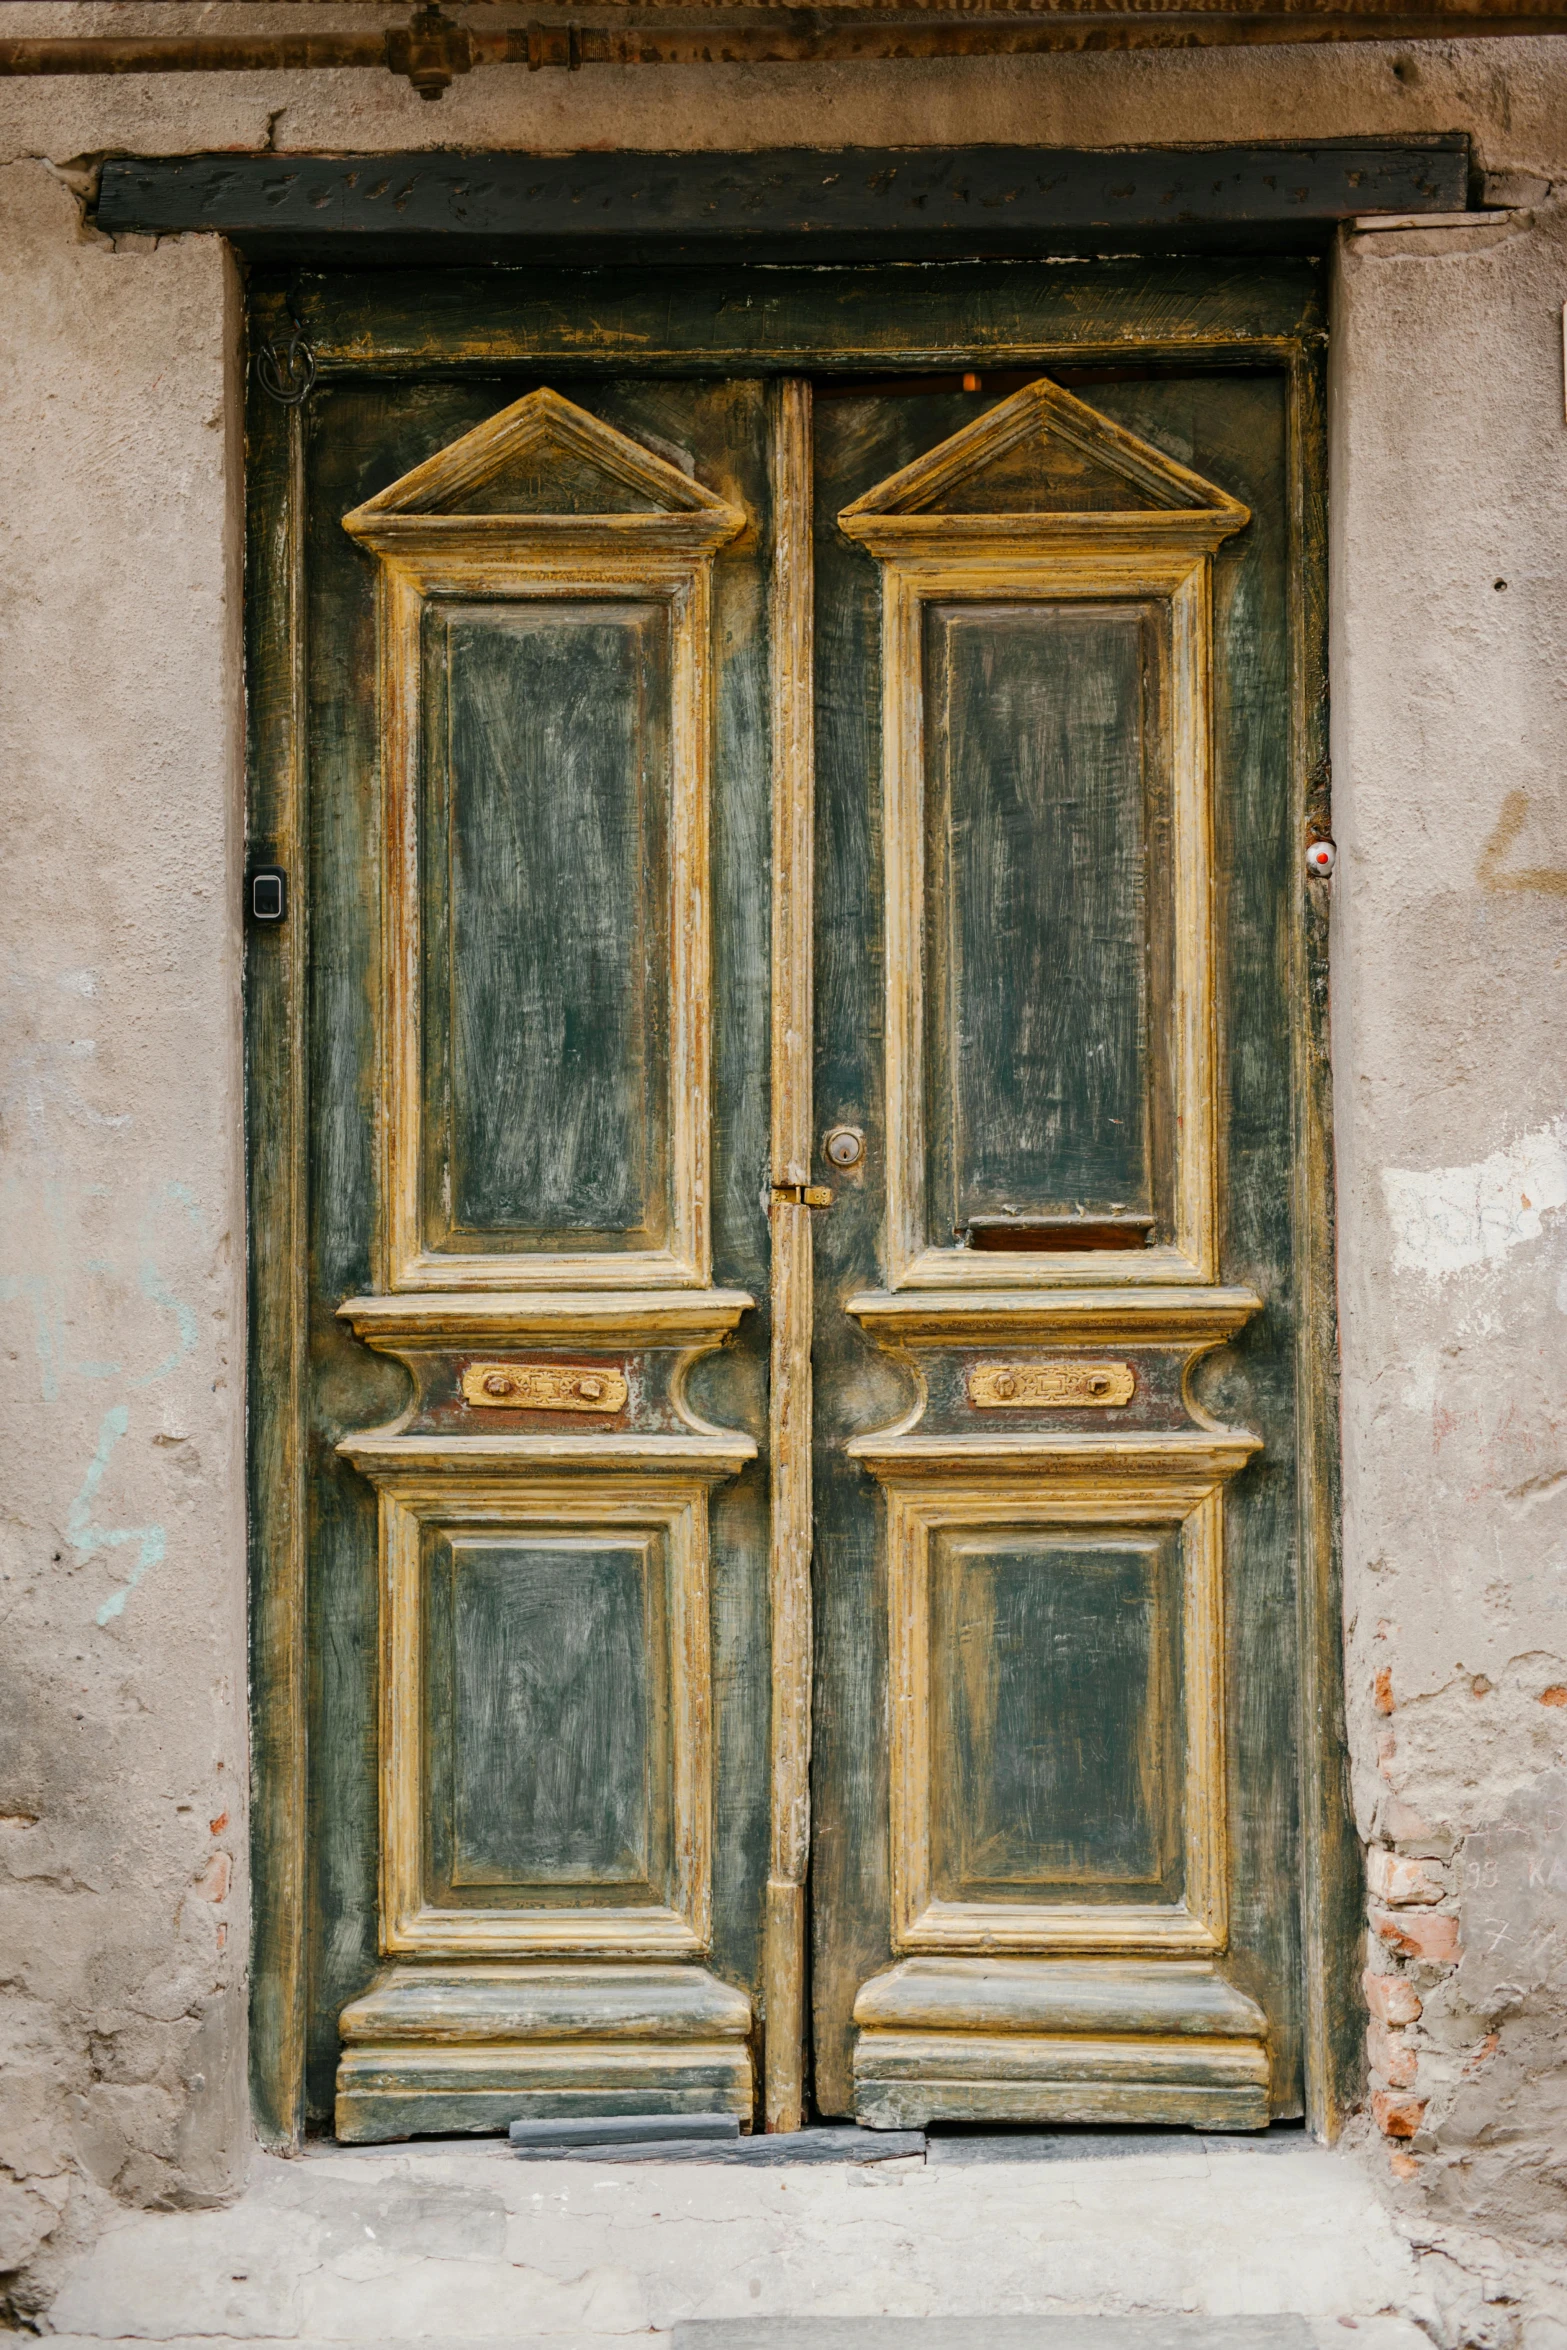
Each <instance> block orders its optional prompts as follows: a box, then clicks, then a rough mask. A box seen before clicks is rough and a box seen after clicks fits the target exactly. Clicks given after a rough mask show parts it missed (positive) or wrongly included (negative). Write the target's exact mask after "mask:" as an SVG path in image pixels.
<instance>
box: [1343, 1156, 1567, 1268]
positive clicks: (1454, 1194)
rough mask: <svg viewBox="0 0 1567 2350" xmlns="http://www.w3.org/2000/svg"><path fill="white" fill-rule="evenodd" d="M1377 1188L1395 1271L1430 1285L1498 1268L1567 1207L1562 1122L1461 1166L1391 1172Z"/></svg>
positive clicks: (1387, 1170)
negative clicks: (1546, 1219) (1389, 1227)
mask: <svg viewBox="0 0 1567 2350" xmlns="http://www.w3.org/2000/svg"><path fill="white" fill-rule="evenodd" d="M1382 1189H1383V1194H1384V1197H1385V1198H1386V1201H1387V1211H1388V1215H1389V1217H1390V1219H1391V1221H1392V1225H1393V1262H1394V1264H1395V1265H1396V1266H1397V1267H1398V1269H1399V1271H1400V1272H1406V1273H1421V1274H1424V1275H1425V1276H1426V1277H1427V1278H1428V1279H1430V1280H1433V1281H1441V1280H1444V1279H1445V1278H1446V1277H1447V1276H1448V1275H1449V1274H1452V1273H1463V1272H1467V1271H1468V1270H1469V1269H1470V1267H1472V1266H1474V1265H1486V1264H1492V1265H1494V1264H1500V1263H1501V1261H1502V1259H1503V1258H1504V1257H1506V1256H1509V1255H1510V1254H1511V1253H1512V1251H1513V1250H1514V1249H1515V1248H1519V1247H1521V1246H1522V1245H1523V1243H1524V1242H1525V1241H1529V1240H1538V1239H1539V1238H1540V1235H1541V1233H1542V1232H1543V1231H1544V1230H1545V1226H1544V1224H1543V1222H1542V1218H1543V1217H1544V1216H1546V1215H1548V1214H1550V1213H1551V1211H1552V1210H1553V1209H1556V1208H1561V1207H1567V1118H1555V1119H1553V1120H1552V1121H1551V1123H1550V1124H1549V1125H1548V1126H1537V1127H1535V1128H1534V1129H1533V1131H1532V1132H1531V1133H1528V1134H1523V1135H1520V1136H1519V1138H1518V1140H1517V1141H1516V1142H1515V1143H1512V1144H1510V1145H1509V1146H1508V1147H1507V1148H1506V1149H1505V1150H1499V1151H1492V1153H1491V1155H1490V1157H1489V1158H1485V1159H1477V1160H1476V1161H1475V1162H1474V1164H1473V1165H1472V1166H1467V1167H1431V1168H1425V1169H1422V1168H1415V1167H1389V1168H1387V1169H1386V1170H1385V1171H1384V1173H1383V1176H1382Z"/></svg>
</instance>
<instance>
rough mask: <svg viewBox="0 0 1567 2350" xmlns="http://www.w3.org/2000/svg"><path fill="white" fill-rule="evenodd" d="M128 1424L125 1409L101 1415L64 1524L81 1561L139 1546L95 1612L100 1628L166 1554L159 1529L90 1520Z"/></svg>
mask: <svg viewBox="0 0 1567 2350" xmlns="http://www.w3.org/2000/svg"><path fill="white" fill-rule="evenodd" d="M130 1424H131V1415H130V1412H129V1410H128V1408H127V1407H126V1406H125V1405H124V1404H122V1403H117V1404H111V1405H110V1407H109V1409H108V1410H107V1411H106V1412H105V1413H104V1415H103V1419H102V1422H101V1423H100V1425H99V1429H98V1449H97V1451H96V1452H95V1453H94V1454H93V1457H92V1460H91V1462H90V1464H89V1465H88V1470H87V1474H86V1476H85V1477H84V1478H83V1479H82V1486H81V1491H80V1492H79V1493H78V1494H77V1496H76V1499H75V1500H74V1501H73V1502H72V1504H71V1507H70V1510H69V1512H68V1513H67V1516H66V1520H65V1538H66V1540H67V1542H69V1544H70V1545H71V1548H72V1549H73V1550H75V1551H78V1552H79V1553H80V1554H81V1556H82V1557H83V1558H91V1557H92V1555H93V1553H94V1551H98V1550H118V1549H120V1548H121V1546H122V1545H123V1544H125V1543H127V1542H139V1543H140V1544H141V1557H140V1558H139V1559H138V1560H137V1562H136V1564H135V1566H134V1567H133V1568H132V1569H131V1572H130V1574H129V1575H128V1576H127V1578H126V1580H125V1582H124V1583H123V1584H122V1585H121V1587H120V1589H119V1590H118V1591H113V1592H111V1593H110V1594H109V1597H108V1598H107V1599H106V1600H105V1601H104V1603H103V1605H102V1607H101V1608H100V1609H99V1610H98V1614H97V1617H96V1621H97V1623H98V1624H99V1625H100V1626H102V1625H104V1624H107V1623H110V1622H112V1621H113V1619H114V1617H116V1616H117V1615H118V1614H119V1613H120V1611H121V1609H122V1608H123V1607H124V1605H125V1602H126V1600H127V1599H128V1598H129V1597H130V1595H131V1593H132V1592H133V1591H134V1590H135V1588H136V1586H137V1584H138V1583H139V1582H140V1581H141V1579H142V1577H143V1575H145V1574H146V1572H147V1570H148V1568H149V1567H156V1566H159V1565H161V1563H162V1561H163V1558H164V1556H165V1553H166V1552H167V1550H168V1537H167V1536H166V1534H165V1533H164V1531H163V1528H162V1527H161V1526H95V1525H94V1524H93V1520H92V1511H93V1503H94V1501H95V1500H96V1499H97V1495H98V1488H99V1486H100V1485H101V1484H102V1483H103V1478H104V1471H105V1470H106V1469H107V1468H108V1466H109V1459H110V1456H111V1454H112V1453H113V1451H114V1448H115V1446H116V1445H117V1444H118V1443H119V1441H120V1438H121V1437H122V1436H123V1435H124V1434H125V1431H126V1430H127V1428H129V1426H130Z"/></svg>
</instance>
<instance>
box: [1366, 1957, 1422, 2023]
mask: <svg viewBox="0 0 1567 2350" xmlns="http://www.w3.org/2000/svg"><path fill="white" fill-rule="evenodd" d="M1363 1980H1364V1983H1365V1991H1366V2005H1367V2006H1368V2007H1369V2008H1370V2010H1371V2012H1372V2014H1373V2015H1374V2016H1375V2017H1376V2018H1377V2020H1378V2021H1379V2022H1380V2023H1384V2024H1412V2023H1414V2022H1415V2021H1416V2020H1417V2019H1418V2017H1419V2014H1420V1994H1419V1992H1418V1991H1417V1990H1416V1989H1415V1986H1414V1984H1413V1983H1412V1982H1411V1981H1410V1980H1409V1977H1408V1976H1407V1975H1374V1974H1373V1973H1372V1971H1371V1969H1370V1968H1369V1967H1367V1969H1366V1972H1365V1975H1364V1978H1363Z"/></svg>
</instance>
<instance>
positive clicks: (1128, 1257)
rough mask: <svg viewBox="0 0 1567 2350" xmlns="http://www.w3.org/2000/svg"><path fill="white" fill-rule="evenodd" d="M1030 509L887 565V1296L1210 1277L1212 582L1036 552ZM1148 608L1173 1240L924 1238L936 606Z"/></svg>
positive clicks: (1178, 563) (1214, 1111) (1142, 556)
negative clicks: (1166, 962) (929, 626)
mask: <svg viewBox="0 0 1567 2350" xmlns="http://www.w3.org/2000/svg"><path fill="white" fill-rule="evenodd" d="M1037 520H1038V518H1037V517H1036V516H1033V515H1005V516H998V517H996V518H995V521H994V523H993V524H992V525H991V529H990V536H989V537H988V539H986V540H985V541H983V542H982V543H979V544H977V545H976V546H975V548H974V550H973V552H972V554H970V555H969V556H968V557H967V558H966V559H959V558H958V550H956V549H953V550H950V551H948V559H947V560H945V561H941V562H937V561H932V560H927V559H923V558H922V559H921V560H919V561H918V562H905V561H902V560H898V559H893V558H886V559H884V561H883V566H882V596H883V634H882V645H883V654H882V660H883V673H882V745H883V752H882V756H883V767H884V784H883V795H884V819H883V822H884V837H885V858H886V883H885V887H886V924H887V979H886V989H887V999H886V1001H887V1014H886V1018H887V1132H888V1164H887V1233H888V1259H889V1262H888V1286H889V1287H890V1288H892V1289H894V1290H898V1289H911V1288H912V1289H931V1288H961V1289H990V1288H994V1289H1011V1290H1017V1289H1025V1288H1027V1287H1029V1286H1031V1285H1037V1286H1039V1287H1045V1286H1049V1285H1052V1284H1056V1283H1060V1284H1066V1283H1070V1284H1071V1286H1073V1287H1097V1286H1099V1285H1101V1284H1103V1285H1104V1286H1106V1287H1109V1286H1117V1287H1123V1286H1126V1285H1128V1284H1136V1285H1137V1286H1139V1287H1141V1286H1143V1285H1144V1284H1147V1285H1149V1286H1154V1285H1158V1284H1168V1285H1171V1286H1179V1285H1186V1284H1190V1283H1207V1282H1211V1281H1216V1280H1217V1279H1218V1274H1219V1265H1218V1244H1217V1199H1216V1192H1217V1159H1218V1124H1219V1117H1218V1098H1217V1095H1218V1077H1217V1067H1216V1060H1215V1053H1214V1033H1215V1030H1214V1020H1215V1013H1214V990H1215V974H1214V957H1213V936H1212V890H1213V838H1212V829H1213V828H1212V817H1211V810H1210V807H1209V757H1208V749H1209V745H1208V736H1209V688H1210V678H1209V669H1210V662H1211V650H1210V641H1209V603H1210V594H1209V577H1208V558H1207V557H1206V556H1205V555H1202V556H1195V557H1194V556H1191V555H1190V554H1184V553H1183V554H1180V555H1178V556H1177V557H1176V558H1175V559H1174V560H1173V561H1172V560H1170V559H1168V558H1165V557H1163V556H1162V555H1161V553H1160V552H1159V551H1158V550H1157V549H1152V548H1147V547H1144V548H1142V549H1138V548H1132V549H1129V550H1127V551H1126V552H1125V553H1123V554H1117V555H1115V556H1111V555H1105V554H1093V555H1088V556H1083V555H1077V554H1071V553H1063V554H1059V555H1048V554H1041V553H1040V552H1039V551H1038V544H1037V536H1036V533H1035V525H1036V522H1037ZM1112 596H1113V597H1127V598H1132V597H1143V598H1152V599H1156V600H1158V601H1160V602H1162V603H1163V604H1164V605H1165V607H1166V608H1167V610H1168V612H1169V615H1170V710H1171V719H1170V739H1169V756H1170V795H1171V812H1170V870H1171V873H1172V876H1173V888H1174V909H1173V911H1174V925H1173V927H1174V973H1173V979H1174V986H1173V997H1172V1004H1171V1037H1170V1045H1171V1052H1172V1058H1173V1062H1174V1103H1173V1107H1174V1128H1175V1144H1174V1166H1173V1169H1172V1175H1173V1199H1172V1208H1173V1216H1174V1227H1175V1229H1174V1236H1173V1239H1172V1240H1171V1241H1170V1242H1168V1243H1166V1244H1164V1245H1163V1246H1155V1247H1152V1248H1135V1249H1105V1250H1103V1251H1095V1252H1094V1261H1093V1263H1092V1264H1091V1265H1090V1264H1085V1262H1084V1259H1083V1253H1082V1252H1081V1251H1080V1250H1048V1249H1041V1250H1039V1251H1037V1252H1035V1251H1028V1250H1018V1251H1012V1250H1008V1251H1007V1253H1006V1255H1005V1256H1004V1257H994V1258H991V1259H990V1260H989V1261H988V1262H987V1259H986V1257H985V1255H984V1254H983V1253H982V1252H980V1251H977V1250H974V1249H964V1248H955V1247H940V1248H931V1247H928V1246H927V1245H926V1242H925V1233H926V1229H927V1223H928V1219H927V1214H926V1203H925V1101H924V1092H925V1071H924V1060H925V962H926V957H925V953H924V926H925V893H926V881H925V741H924V726H925V717H924V699H925V697H924V678H923V665H924V664H923V634H924V612H925V606H926V605H927V604H928V603H931V602H934V601H937V600H941V601H944V602H949V603H950V602H957V601H963V602H983V601H985V600H987V599H991V598H995V599H1001V598H1005V599H1006V600H1007V601H1008V602H1010V603H1014V604H1016V603H1019V602H1038V603H1053V602H1057V601H1064V600H1067V599H1081V598H1084V597H1096V598H1099V599H1104V598H1107V597H1112Z"/></svg>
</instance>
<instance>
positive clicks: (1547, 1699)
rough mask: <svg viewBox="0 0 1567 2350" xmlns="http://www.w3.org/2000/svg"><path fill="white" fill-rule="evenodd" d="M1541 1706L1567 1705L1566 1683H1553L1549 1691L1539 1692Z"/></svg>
mask: <svg viewBox="0 0 1567 2350" xmlns="http://www.w3.org/2000/svg"><path fill="white" fill-rule="evenodd" d="M1540 1703H1541V1704H1542V1705H1567V1681H1553V1682H1552V1683H1551V1685H1550V1687H1549V1689H1542V1690H1541V1691H1540Z"/></svg>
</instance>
